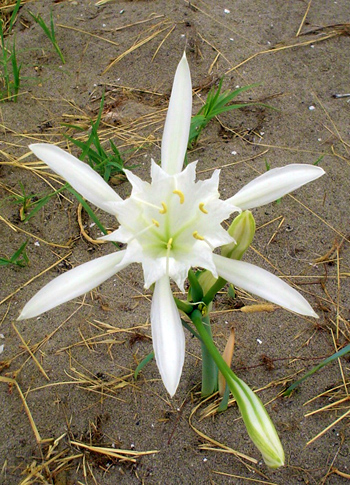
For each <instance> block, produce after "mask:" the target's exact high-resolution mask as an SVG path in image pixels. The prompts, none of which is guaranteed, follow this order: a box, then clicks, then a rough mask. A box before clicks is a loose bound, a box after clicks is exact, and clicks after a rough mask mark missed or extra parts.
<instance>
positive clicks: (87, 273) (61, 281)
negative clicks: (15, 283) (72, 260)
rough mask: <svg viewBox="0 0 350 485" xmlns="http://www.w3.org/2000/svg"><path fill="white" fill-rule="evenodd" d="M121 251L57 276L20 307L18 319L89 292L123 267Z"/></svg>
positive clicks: (36, 313)
mask: <svg viewBox="0 0 350 485" xmlns="http://www.w3.org/2000/svg"><path fill="white" fill-rule="evenodd" d="M124 255H125V251H117V252H115V253H112V254H108V255H107V256H102V257H100V258H97V259H94V260H93V261H89V262H88V263H84V264H82V265H80V266H77V267H76V268H74V269H71V270H69V271H67V272H66V273H63V274H61V275H60V276H58V277H57V278H55V279H53V280H52V281H50V283H48V284H47V285H46V286H44V287H43V288H42V289H41V290H40V291H38V293H36V294H35V295H34V296H33V298H32V299H31V300H29V302H28V303H27V304H26V305H25V307H24V308H23V310H22V312H21V314H20V316H19V317H18V320H24V319H25V318H32V317H36V316H37V315H40V314H41V313H44V312H46V311H48V310H51V309H52V308H55V307H56V306H58V305H61V303H65V302H67V301H69V300H72V299H73V298H76V297H78V296H80V295H83V294H84V293H86V292H88V291H90V290H92V289H93V288H95V287H96V286H98V285H100V284H101V283H103V282H104V281H105V280H107V279H108V278H110V277H111V276H113V275H114V274H115V273H117V272H118V271H120V270H121V269H123V268H124V267H125V265H123V264H121V265H119V266H117V265H118V264H119V263H121V262H122V259H123V257H124Z"/></svg>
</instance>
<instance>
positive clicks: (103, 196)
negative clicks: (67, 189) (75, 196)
mask: <svg viewBox="0 0 350 485" xmlns="http://www.w3.org/2000/svg"><path fill="white" fill-rule="evenodd" d="M29 148H30V149H31V151H32V152H33V153H34V154H35V155H36V156H37V157H38V158H40V160H42V161H43V162H45V163H46V164H47V165H48V166H49V167H50V168H51V170H53V171H54V172H56V173H57V174H58V175H60V176H61V177H63V178H64V179H65V180H66V181H67V182H68V183H69V184H70V185H71V186H72V187H73V188H74V189H75V190H76V191H77V192H79V194H81V195H82V196H83V197H85V199H87V200H89V201H90V202H92V203H93V204H94V205H96V207H99V208H100V209H103V210H104V211H106V212H108V213H109V214H113V215H116V212H115V207H114V206H115V203H116V202H117V203H118V202H121V201H122V199H121V197H119V195H118V194H117V193H116V192H115V191H114V190H113V189H112V187H110V186H109V185H108V184H107V182H105V181H104V180H103V178H102V177H101V176H100V175H99V174H98V173H97V172H95V170H93V169H92V168H91V167H90V166H89V165H88V164H87V163H84V162H82V161H81V160H78V158H76V157H74V156H73V155H71V154H70V153H67V152H66V151H64V150H62V149H61V148H59V147H57V146H56V145H50V144H49V143H35V144H33V145H29Z"/></svg>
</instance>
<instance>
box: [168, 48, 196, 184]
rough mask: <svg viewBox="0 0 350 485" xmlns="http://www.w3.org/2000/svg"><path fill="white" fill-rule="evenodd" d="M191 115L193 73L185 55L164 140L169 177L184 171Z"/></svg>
mask: <svg viewBox="0 0 350 485" xmlns="http://www.w3.org/2000/svg"><path fill="white" fill-rule="evenodd" d="M191 114H192V83H191V73H190V68H189V66H188V63H187V59H186V55H185V54H184V55H183V56H182V59H181V61H180V62H179V64H178V66H177V69H176V73H175V77H174V83H173V88H172V92H171V96H170V102H169V108H168V113H167V116H166V120H165V125H164V132H163V138H162V152H161V160H162V168H163V170H165V172H167V173H168V174H169V175H173V174H176V173H179V172H181V170H182V166H183V162H184V159H185V155H186V150H187V144H188V136H189V132H190V125H191Z"/></svg>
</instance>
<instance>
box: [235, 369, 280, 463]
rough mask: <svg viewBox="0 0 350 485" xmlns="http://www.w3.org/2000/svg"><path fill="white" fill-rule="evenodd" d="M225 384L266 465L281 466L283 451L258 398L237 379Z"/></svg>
mask: <svg viewBox="0 0 350 485" xmlns="http://www.w3.org/2000/svg"><path fill="white" fill-rule="evenodd" d="M227 383H228V386H229V387H230V390H231V392H232V394H233V395H234V397H235V398H236V401H237V404H238V407H239V410H240V412H241V414H242V418H243V421H244V424H245V426H246V428H247V431H248V434H249V436H250V438H251V440H252V441H253V443H254V444H255V446H256V447H257V448H258V449H259V451H260V453H261V454H262V456H263V458H264V461H265V463H266V465H267V466H268V467H270V468H279V467H280V466H283V465H284V451H283V448H282V444H281V441H280V439H279V437H278V434H277V431H276V429H275V427H274V425H273V423H272V421H271V419H270V416H269V415H268V414H267V411H266V409H265V407H264V405H263V403H262V402H261V401H260V399H259V397H258V396H257V395H256V394H255V393H254V392H253V391H252V390H251V389H250V388H249V387H248V386H247V384H246V383H245V382H243V381H242V380H241V379H239V378H238V377H236V378H235V379H232V378H229V379H227Z"/></svg>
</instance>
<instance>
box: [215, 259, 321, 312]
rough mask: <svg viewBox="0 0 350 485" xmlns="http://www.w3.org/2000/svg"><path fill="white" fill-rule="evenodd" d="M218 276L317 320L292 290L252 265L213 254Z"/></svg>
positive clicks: (308, 307)
mask: <svg viewBox="0 0 350 485" xmlns="http://www.w3.org/2000/svg"><path fill="white" fill-rule="evenodd" d="M213 260H214V263H215V266H216V269H217V272H218V274H219V276H221V277H222V278H224V279H225V280H226V281H228V282H230V283H232V284H233V285H236V286H238V287H240V288H242V289H243V290H246V291H249V293H253V294H254V295H257V296H260V297H261V298H264V299H265V300H268V301H271V302H272V303H276V304H277V305H280V306H282V307H284V308H286V309H287V310H291V311H292V312H296V313H300V314H301V315H307V316H310V317H315V318H318V316H317V314H316V313H315V312H314V311H313V309H312V308H311V306H310V305H309V303H308V302H307V301H306V300H305V298H304V297H303V296H301V294H300V293H298V292H297V291H296V290H294V288H291V287H290V286H289V285H288V284H287V283H285V282H284V281H283V280H281V279H280V278H278V277H277V276H275V275H273V274H271V273H269V272H268V271H265V270H264V269H262V268H259V267H258V266H255V265H254V264H250V263H246V262H245V261H237V260H234V259H229V258H225V257H223V256H219V255H218V254H213Z"/></svg>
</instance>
